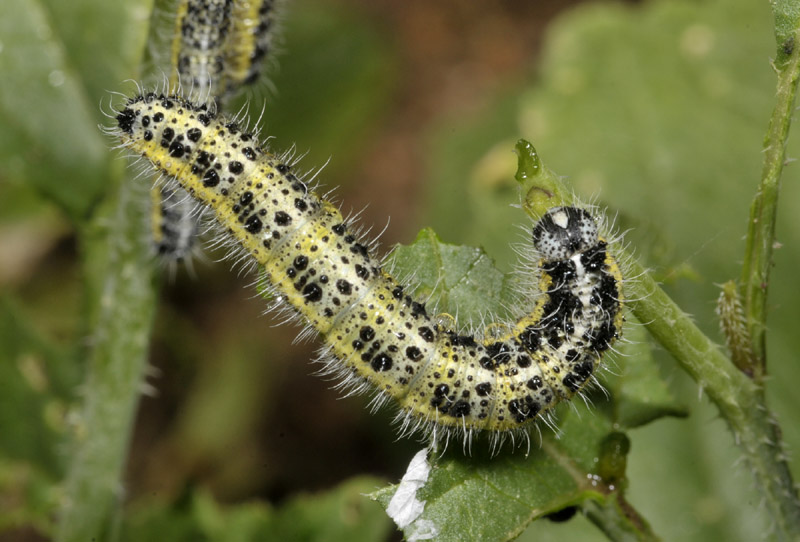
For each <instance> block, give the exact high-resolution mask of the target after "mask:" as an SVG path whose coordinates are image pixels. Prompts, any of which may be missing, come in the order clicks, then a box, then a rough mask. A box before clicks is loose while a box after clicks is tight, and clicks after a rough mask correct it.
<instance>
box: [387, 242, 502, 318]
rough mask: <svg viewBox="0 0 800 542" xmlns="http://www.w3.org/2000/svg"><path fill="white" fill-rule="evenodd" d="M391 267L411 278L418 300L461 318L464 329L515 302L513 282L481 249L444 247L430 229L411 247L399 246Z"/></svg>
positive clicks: (393, 256)
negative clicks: (465, 324) (427, 302)
mask: <svg viewBox="0 0 800 542" xmlns="http://www.w3.org/2000/svg"><path fill="white" fill-rule="evenodd" d="M388 267H389V268H391V269H393V271H394V272H396V273H397V274H398V276H400V277H409V280H410V281H411V282H412V284H414V293H415V296H416V297H417V298H418V299H431V300H432V302H433V304H434V305H436V309H437V311H443V312H448V313H451V314H453V315H458V319H459V325H461V326H463V325H464V323H465V322H470V323H471V322H475V323H479V322H481V321H482V319H483V318H484V317H486V316H487V315H490V314H494V313H497V312H501V313H502V312H504V311H503V310H502V307H503V303H509V302H511V301H512V299H513V295H512V285H511V282H510V280H509V279H508V278H507V277H505V276H504V275H503V273H502V272H501V271H499V270H498V269H497V268H496V267H495V265H494V262H493V261H492V259H491V258H489V257H488V256H487V255H486V253H485V252H484V251H483V250H482V249H480V248H475V247H466V246H458V245H451V244H447V243H443V242H442V240H441V239H440V238H439V236H438V235H436V233H435V232H434V231H433V230H431V229H424V230H422V231H420V232H419V234H417V238H416V239H415V240H414V242H413V243H412V244H411V245H408V246H403V245H398V246H396V247H395V248H394V250H393V251H392V253H391V256H390V258H389V265H388Z"/></svg>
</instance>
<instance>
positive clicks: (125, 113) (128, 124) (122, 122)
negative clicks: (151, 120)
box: [117, 108, 136, 134]
mask: <svg viewBox="0 0 800 542" xmlns="http://www.w3.org/2000/svg"><path fill="white" fill-rule="evenodd" d="M135 121H136V113H135V112H134V111H133V110H132V109H130V108H125V109H123V110H122V111H120V112H119V114H118V115H117V125H118V126H119V129H120V130H122V131H123V132H125V133H126V134H132V133H133V123H134V122H135Z"/></svg>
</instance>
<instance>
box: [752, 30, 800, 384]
mask: <svg viewBox="0 0 800 542" xmlns="http://www.w3.org/2000/svg"><path fill="white" fill-rule="evenodd" d="M779 22H780V18H779V16H778V15H777V14H776V24H778V23H779ZM794 22H795V24H796V22H797V21H794ZM778 34H779V35H780V32H778ZM779 37H780V36H779ZM776 69H777V70H778V89H777V102H776V104H775V109H774V110H773V112H772V117H771V119H770V123H769V129H768V130H767V135H766V137H765V139H764V167H763V169H762V173H761V182H760V183H759V185H758V191H757V192H756V196H755V198H754V199H753V203H752V204H751V206H750V222H749V225H748V231H747V242H746V245H745V254H744V264H743V265H742V276H741V284H742V297H743V299H744V312H745V318H746V320H747V325H748V328H749V330H750V336H751V337H752V349H753V354H754V356H755V360H756V367H755V375H754V377H755V378H756V380H758V381H760V379H761V378H762V377H763V376H764V375H765V374H766V359H767V353H766V346H767V345H766V320H767V314H766V308H767V307H766V300H767V287H768V285H769V271H770V267H771V266H772V251H773V248H774V243H775V217H776V215H777V211H778V194H779V192H780V178H781V173H782V172H783V166H784V163H785V160H786V140H787V138H788V137H789V128H790V127H791V124H792V115H793V113H794V102H795V95H796V93H797V83H798V77H799V76H800V32H799V31H798V30H797V27H796V26H795V27H794V29H793V32H792V34H791V35H790V36H788V37H786V38H784V39H783V42H782V43H780V44H779V54H778V61H777V62H776Z"/></svg>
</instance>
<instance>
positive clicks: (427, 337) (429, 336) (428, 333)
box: [418, 326, 433, 343]
mask: <svg viewBox="0 0 800 542" xmlns="http://www.w3.org/2000/svg"><path fill="white" fill-rule="evenodd" d="M418 331H419V336H420V337H422V339H423V340H424V341H425V342H428V343H429V342H433V330H431V328H429V327H428V326H422V327H421V328H419V330H418Z"/></svg>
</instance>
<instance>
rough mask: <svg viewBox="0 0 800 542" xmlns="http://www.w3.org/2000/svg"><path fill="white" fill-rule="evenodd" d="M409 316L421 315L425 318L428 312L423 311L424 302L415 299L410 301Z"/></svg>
mask: <svg viewBox="0 0 800 542" xmlns="http://www.w3.org/2000/svg"><path fill="white" fill-rule="evenodd" d="M411 316H413V317H415V318H418V317H420V316H423V317H425V318H427V317H428V313H427V312H426V311H425V304H424V303H417V302H416V301H414V302H412V303H411Z"/></svg>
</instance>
